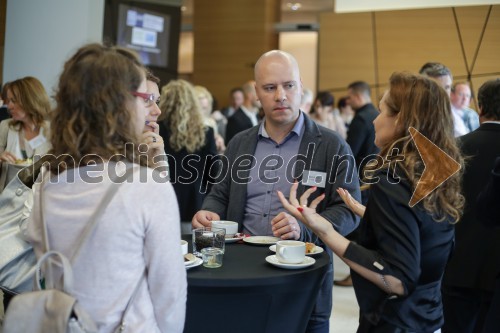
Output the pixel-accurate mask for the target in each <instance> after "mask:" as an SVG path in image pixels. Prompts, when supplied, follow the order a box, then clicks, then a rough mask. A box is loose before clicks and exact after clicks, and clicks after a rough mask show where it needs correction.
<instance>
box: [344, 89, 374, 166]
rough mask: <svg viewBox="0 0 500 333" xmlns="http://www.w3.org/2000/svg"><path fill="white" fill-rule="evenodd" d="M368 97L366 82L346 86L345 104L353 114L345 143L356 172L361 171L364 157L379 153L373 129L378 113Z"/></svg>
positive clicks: (368, 91)
mask: <svg viewBox="0 0 500 333" xmlns="http://www.w3.org/2000/svg"><path fill="white" fill-rule="evenodd" d="M370 95H371V94H370V86H369V85H368V83H366V82H363V81H356V82H353V83H351V84H350V85H349V86H348V90H347V103H349V105H350V106H351V108H352V109H353V110H354V112H355V114H354V118H353V119H352V122H351V125H350V126H349V131H348V132H347V140H346V141H347V143H348V144H349V146H351V150H352V153H353V155H354V158H355V159H356V166H357V167H358V170H361V167H362V166H363V165H362V164H363V163H362V162H363V159H364V158H365V157H367V156H369V155H372V154H377V153H378V152H379V149H378V148H377V146H375V127H373V121H374V120H375V118H377V116H378V111H377V108H376V107H375V106H374V105H373V104H372V100H371V96H370ZM366 162H367V161H365V163H366Z"/></svg>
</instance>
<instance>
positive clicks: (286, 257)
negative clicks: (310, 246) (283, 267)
mask: <svg viewBox="0 0 500 333" xmlns="http://www.w3.org/2000/svg"><path fill="white" fill-rule="evenodd" d="M305 257H306V243H304V242H299V241H294V240H282V241H279V242H277V243H276V258H278V261H279V262H282V263H285V264H299V263H301V262H303V261H304V260H305Z"/></svg>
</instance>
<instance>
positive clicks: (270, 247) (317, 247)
mask: <svg viewBox="0 0 500 333" xmlns="http://www.w3.org/2000/svg"><path fill="white" fill-rule="evenodd" d="M269 250H271V251H273V252H275V253H276V245H271V246H269ZM324 251H325V250H323V248H322V247H321V246H317V245H316V247H315V248H314V252H312V253H306V256H315V255H317V254H320V253H323V252H324Z"/></svg>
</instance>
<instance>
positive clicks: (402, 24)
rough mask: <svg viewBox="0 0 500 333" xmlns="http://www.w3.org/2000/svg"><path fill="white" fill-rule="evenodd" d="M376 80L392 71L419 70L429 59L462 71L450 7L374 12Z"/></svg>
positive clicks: (460, 53)
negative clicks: (377, 69)
mask: <svg viewBox="0 0 500 333" xmlns="http://www.w3.org/2000/svg"><path fill="white" fill-rule="evenodd" d="M376 22H377V24H376V28H377V46H378V59H379V60H378V64H379V80H380V81H381V82H385V81H387V80H388V79H389V76H390V75H391V74H392V73H393V72H395V71H404V70H406V71H411V72H418V70H419V69H420V67H421V66H422V65H423V64H424V63H426V62H428V61H438V62H442V63H443V64H445V65H446V66H448V67H449V68H450V69H451V71H452V72H453V73H454V74H455V75H457V74H459V73H460V74H461V75H464V74H465V67H464V62H463V58H462V52H461V49H460V44H459V42H458V36H457V32H456V28H455V22H454V19H453V12H452V10H451V8H442V9H429V10H407V11H398V12H380V13H376Z"/></svg>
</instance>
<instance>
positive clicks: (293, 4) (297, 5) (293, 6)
mask: <svg viewBox="0 0 500 333" xmlns="http://www.w3.org/2000/svg"><path fill="white" fill-rule="evenodd" d="M286 5H287V7H288V8H290V9H291V10H299V9H300V7H302V4H301V3H300V2H289V3H287V4H286Z"/></svg>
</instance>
